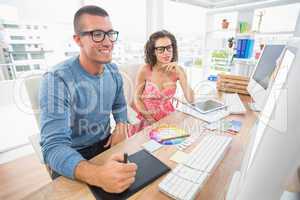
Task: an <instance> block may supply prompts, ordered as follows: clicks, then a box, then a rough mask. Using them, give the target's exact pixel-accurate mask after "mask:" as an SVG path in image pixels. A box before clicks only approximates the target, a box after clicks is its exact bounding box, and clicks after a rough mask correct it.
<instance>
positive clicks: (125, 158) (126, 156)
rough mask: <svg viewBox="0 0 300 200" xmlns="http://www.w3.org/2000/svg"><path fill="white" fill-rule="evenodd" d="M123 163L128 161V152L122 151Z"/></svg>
mask: <svg viewBox="0 0 300 200" xmlns="http://www.w3.org/2000/svg"><path fill="white" fill-rule="evenodd" d="M123 162H124V163H127V162H128V154H127V153H124V160H123Z"/></svg>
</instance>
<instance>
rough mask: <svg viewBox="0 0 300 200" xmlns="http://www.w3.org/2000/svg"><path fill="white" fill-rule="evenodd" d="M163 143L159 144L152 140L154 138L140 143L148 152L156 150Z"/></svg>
mask: <svg viewBox="0 0 300 200" xmlns="http://www.w3.org/2000/svg"><path fill="white" fill-rule="evenodd" d="M162 146H163V145H161V144H160V143H158V142H156V141H154V140H149V141H148V142H146V143H144V144H143V145H142V147H143V148H144V149H145V150H146V151H148V152H149V153H152V152H154V151H156V150H158V149H159V148H161V147H162Z"/></svg>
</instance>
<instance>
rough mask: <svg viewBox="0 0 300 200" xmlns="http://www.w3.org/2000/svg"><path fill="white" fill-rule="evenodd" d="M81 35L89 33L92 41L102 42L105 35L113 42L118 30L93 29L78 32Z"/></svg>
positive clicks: (116, 38)
mask: <svg viewBox="0 0 300 200" xmlns="http://www.w3.org/2000/svg"><path fill="white" fill-rule="evenodd" d="M79 34H80V35H81V36H84V35H87V34H89V35H90V36H91V37H92V40H93V41H94V42H102V41H103V40H104V39H105V36H107V37H108V39H109V40H110V41H111V42H115V41H117V40H118V35H119V32H118V31H107V32H105V31H102V30H93V31H82V32H80V33H79Z"/></svg>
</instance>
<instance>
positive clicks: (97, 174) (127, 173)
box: [75, 154, 137, 193]
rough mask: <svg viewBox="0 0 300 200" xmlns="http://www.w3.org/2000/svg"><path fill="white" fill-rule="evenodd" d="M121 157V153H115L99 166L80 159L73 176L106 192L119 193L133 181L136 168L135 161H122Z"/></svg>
mask: <svg viewBox="0 0 300 200" xmlns="http://www.w3.org/2000/svg"><path fill="white" fill-rule="evenodd" d="M123 159H124V157H123V154H115V155H113V156H112V157H110V158H109V160H108V161H107V162H106V163H105V164H104V165H101V166H98V165H94V164H91V163H89V162H88V161H81V162H80V163H79V164H78V166H77V167H76V171H75V177H76V178H77V179H79V180H82V181H84V182H86V183H88V184H90V185H94V186H97V187H101V188H102V189H103V190H105V191H106V192H111V193H121V192H123V191H125V190H126V189H127V188H129V187H130V185H131V184H132V183H134V181H135V175H136V170H137V165H136V164H135V163H123Z"/></svg>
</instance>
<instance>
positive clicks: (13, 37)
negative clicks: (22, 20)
mask: <svg viewBox="0 0 300 200" xmlns="http://www.w3.org/2000/svg"><path fill="white" fill-rule="evenodd" d="M10 39H11V40H25V37H24V36H16V35H12V36H10Z"/></svg>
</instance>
